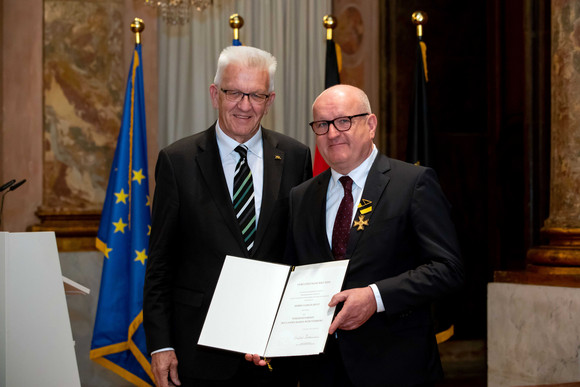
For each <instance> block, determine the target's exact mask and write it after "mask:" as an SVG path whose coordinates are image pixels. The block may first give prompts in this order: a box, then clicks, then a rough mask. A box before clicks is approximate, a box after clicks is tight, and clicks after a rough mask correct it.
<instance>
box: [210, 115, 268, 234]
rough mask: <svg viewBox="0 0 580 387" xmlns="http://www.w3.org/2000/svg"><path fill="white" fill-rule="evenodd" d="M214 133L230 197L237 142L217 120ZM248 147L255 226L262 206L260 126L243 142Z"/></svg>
mask: <svg viewBox="0 0 580 387" xmlns="http://www.w3.org/2000/svg"><path fill="white" fill-rule="evenodd" d="M215 129H216V130H215V133H216V137H217V144H218V149H219V151H220V158H221V160H222V167H223V169H224V175H225V177H226V183H227V184H228V191H229V193H230V198H232V200H233V197H234V174H235V171H236V164H237V163H238V161H239V160H240V154H239V153H238V152H236V151H235V149H236V147H237V146H238V145H242V144H240V143H238V142H237V141H236V140H234V139H233V138H231V137H229V136H228V135H227V134H225V133H224V132H223V130H222V129H221V128H220V123H219V120H218V122H217V124H216V126H215ZM243 145H245V146H247V147H248V165H249V166H250V170H251V171H252V181H253V183H254V202H255V206H256V219H258V221H257V222H256V227H257V226H258V222H259V221H260V209H261V208H262V189H263V188H264V147H263V141H262V127H261V126H260V129H258V131H257V132H256V134H254V136H253V137H252V138H251V139H249V140H248V141H246V142H245V143H243Z"/></svg>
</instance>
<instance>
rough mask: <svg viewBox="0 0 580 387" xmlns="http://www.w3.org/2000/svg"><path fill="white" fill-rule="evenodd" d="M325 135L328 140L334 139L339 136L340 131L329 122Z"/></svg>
mask: <svg viewBox="0 0 580 387" xmlns="http://www.w3.org/2000/svg"><path fill="white" fill-rule="evenodd" d="M326 135H327V136H328V137H329V138H334V137H337V136H338V135H340V130H338V129H336V126H335V125H334V122H331V123H330V124H329V125H328V133H326Z"/></svg>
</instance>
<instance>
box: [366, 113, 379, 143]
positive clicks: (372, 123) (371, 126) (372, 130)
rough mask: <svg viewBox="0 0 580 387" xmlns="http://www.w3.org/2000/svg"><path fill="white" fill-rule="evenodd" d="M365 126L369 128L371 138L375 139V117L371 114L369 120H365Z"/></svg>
mask: <svg viewBox="0 0 580 387" xmlns="http://www.w3.org/2000/svg"><path fill="white" fill-rule="evenodd" d="M367 125H368V126H369V133H370V135H371V138H373V139H374V138H375V134H376V132H377V116H375V115H374V114H371V115H370V116H369V119H368V120H367Z"/></svg>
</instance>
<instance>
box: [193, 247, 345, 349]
mask: <svg viewBox="0 0 580 387" xmlns="http://www.w3.org/2000/svg"><path fill="white" fill-rule="evenodd" d="M347 266H348V260H340V261H331V262H324V263H317V264H312V265H302V266H287V265H281V264H276V263H269V262H262V261H256V260H253V259H246V258H239V257H232V256H229V255H228V256H227V257H226V259H225V263H224V266H223V268H222V271H221V274H220V277H219V279H218V283H217V286H216V290H215V293H214V295H213V298H212V300H211V304H210V307H209V311H208V314H207V317H206V319H205V322H204V324H203V329H202V331H201V335H200V337H199V341H198V344H199V345H204V346H208V347H213V348H220V349H225V350H229V351H235V352H241V353H251V354H258V355H260V356H264V357H280V356H301V355H317V354H319V353H322V352H323V351H324V345H325V344H326V339H327V337H328V328H329V327H330V324H331V323H332V318H333V315H334V309H335V308H334V307H332V308H331V307H329V306H328V303H329V302H330V299H331V298H332V296H333V295H335V294H336V293H338V292H340V289H341V287H342V283H343V281H344V276H345V274H346V269H347Z"/></svg>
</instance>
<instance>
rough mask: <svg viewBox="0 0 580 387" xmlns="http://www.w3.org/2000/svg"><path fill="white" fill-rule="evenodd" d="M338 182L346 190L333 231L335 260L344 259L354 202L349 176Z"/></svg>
mask: <svg viewBox="0 0 580 387" xmlns="http://www.w3.org/2000/svg"><path fill="white" fill-rule="evenodd" d="M338 180H339V181H340V183H341V184H342V187H343V189H344V197H343V198H342V201H341V202H340V206H339V207H338V212H337V213H336V219H335V220H334V228H333V229H332V255H333V256H334V259H344V257H345V255H346V245H347V244H348V237H349V235H350V227H351V224H352V208H353V204H354V200H353V197H352V179H351V178H350V177H348V176H342V177H341V178H340V179H338Z"/></svg>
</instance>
